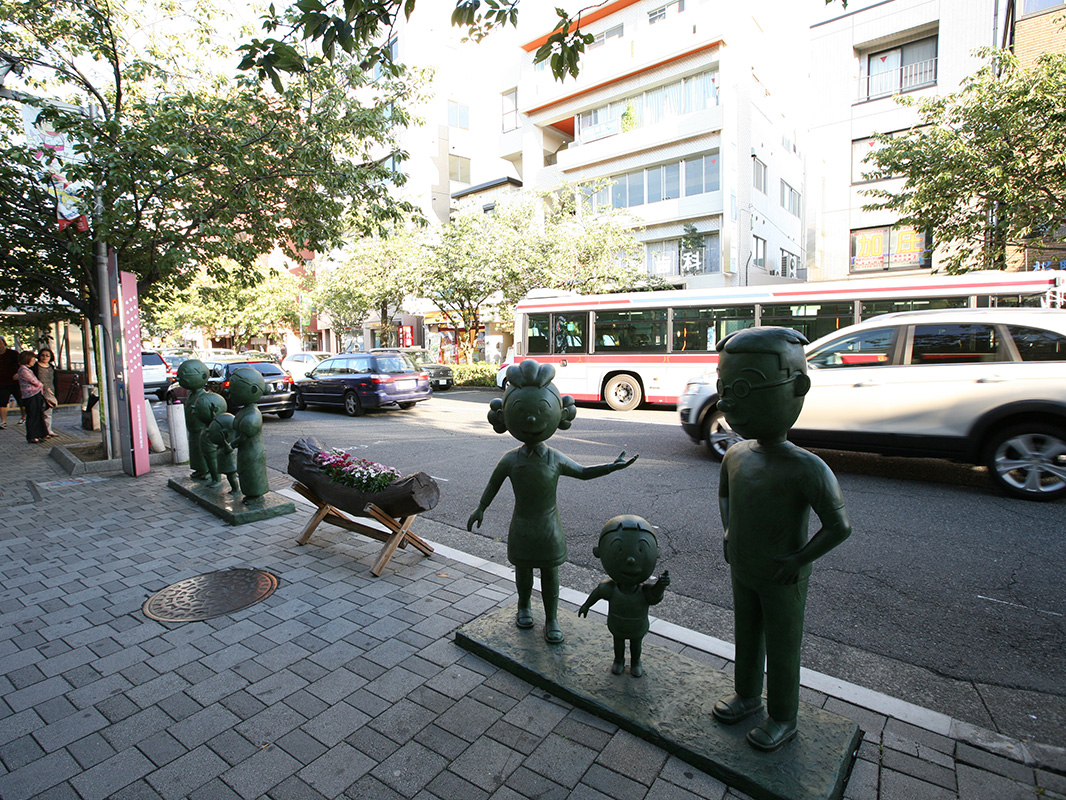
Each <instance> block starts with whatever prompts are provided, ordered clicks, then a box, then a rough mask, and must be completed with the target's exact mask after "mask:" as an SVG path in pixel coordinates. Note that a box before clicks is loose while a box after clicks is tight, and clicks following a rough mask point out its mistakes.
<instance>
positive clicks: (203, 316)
mask: <svg viewBox="0 0 1066 800" xmlns="http://www.w3.org/2000/svg"><path fill="white" fill-rule="evenodd" d="M238 270H239V267H238V266H237V265H236V264H235V263H233V262H223V263H222V264H220V265H218V266H217V267H216V268H215V269H212V270H207V269H203V270H200V271H199V272H198V273H197V274H196V277H195V278H194V279H193V281H192V283H191V284H190V285H189V286H188V287H187V288H185V289H184V290H182V291H181V292H179V293H176V294H175V295H172V296H171V297H168V298H159V299H156V300H152V301H149V302H148V303H147V304H146V306H145V308H144V313H145V316H146V317H147V318H148V320H149V322H150V324H151V325H152V327H153V328H154V329H157V330H162V331H168V332H171V331H178V330H181V329H183V328H199V329H201V330H202V331H203V332H204V333H205V334H207V336H208V337H209V338H212V339H215V338H220V337H223V336H232V337H233V344H234V347H236V348H237V349H240V348H241V347H244V346H246V345H247V344H248V343H249V342H250V341H251V339H252V338H253V337H255V336H263V335H267V336H277V335H279V334H282V333H284V332H285V331H287V330H292V329H294V328H296V327H297V326H298V325H299V323H300V296H301V293H302V286H301V283H300V279H299V278H297V277H296V276H295V275H293V274H291V273H289V272H278V271H275V270H271V269H269V268H266V267H260V268H258V269H257V270H256V272H257V276H258V280H255V281H252V282H246V281H240V280H236V279H231V276H234V274H235V273H236V272H238Z"/></svg>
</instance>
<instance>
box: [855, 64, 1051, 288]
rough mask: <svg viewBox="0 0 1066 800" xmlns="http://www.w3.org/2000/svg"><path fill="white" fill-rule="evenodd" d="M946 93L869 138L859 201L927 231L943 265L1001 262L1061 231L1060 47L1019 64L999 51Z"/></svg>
mask: <svg viewBox="0 0 1066 800" xmlns="http://www.w3.org/2000/svg"><path fill="white" fill-rule="evenodd" d="M982 55H984V56H986V57H988V58H989V59H990V61H989V63H988V64H987V65H986V66H985V67H983V68H982V69H980V70H978V71H977V72H976V73H974V74H973V75H972V76H970V77H968V78H967V79H966V80H965V81H964V82H963V85H962V88H961V89H960V90H959V91H958V92H955V93H954V94H950V95H946V96H943V97H934V98H929V99H925V100H922V101H920V102H915V101H914V100H913V99H912V98H901V99H900V101H899V102H901V103H904V104H907V105H913V106H916V108H917V110H918V115H919V119H920V122H919V124H918V125H917V126H916V127H914V128H912V129H911V130H909V131H907V132H905V133H901V134H895V135H881V136H878V137H877V148H876V149H875V150H874V151H873V152H872V153H871V154H870V156H868V158H867V163H869V164H872V165H873V169H872V170H871V171H870V173H869V174H868V175H867V177H869V178H872V179H874V180H891V179H901V183H902V185H901V186H899V187H898V188H896V187H895V186H894V185H893V184H889V185H888V186H887V187H886V188H877V189H873V190H869V191H867V195H869V196H870V197H873V198H875V202H872V203H870V204H868V205H867V206H866V208H867V209H885V210H889V211H892V212H895V213H896V214H898V215H899V217H900V222H901V223H902V224H906V225H914V226H917V227H919V228H924V229H929V230H931V231H932V234H933V239H934V241H935V242H936V243H938V245H941V246H942V247H943V248H944V252H945V255H946V261H945V266H946V268H947V270H948V271H949V272H964V271H967V270H970V269H989V268H997V269H1002V268H1004V267H1005V266H1006V265H1007V263H1008V259H1009V255H1010V253H1011V252H1012V250H1014V249H1015V248H1018V247H1021V246H1025V245H1032V244H1034V243H1039V244H1043V243H1045V242H1046V241H1047V240H1049V239H1054V240H1058V241H1060V242H1061V240H1062V239H1063V231H1064V230H1066V55H1061V54H1047V55H1043V56H1041V57H1040V58H1039V59H1038V61H1037V63H1036V64H1035V65H1034V66H1032V67H1029V68H1027V69H1023V68H1022V67H1021V66H1020V65H1019V63H1018V60H1017V59H1016V58H1015V57H1014V56H1013V55H1012V54H1011V53H1010V52H1008V51H1004V50H989V49H986V50H984V51H982Z"/></svg>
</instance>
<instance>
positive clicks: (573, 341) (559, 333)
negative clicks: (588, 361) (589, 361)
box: [530, 312, 588, 353]
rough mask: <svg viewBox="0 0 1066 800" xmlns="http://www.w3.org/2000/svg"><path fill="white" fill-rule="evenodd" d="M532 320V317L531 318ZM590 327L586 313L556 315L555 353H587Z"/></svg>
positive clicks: (554, 328)
mask: <svg viewBox="0 0 1066 800" xmlns="http://www.w3.org/2000/svg"><path fill="white" fill-rule="evenodd" d="M530 319H532V317H531V318H530ZM587 327H588V315H587V314H585V313H584V312H581V313H574V314H555V315H554V323H553V330H554V331H555V350H554V351H553V352H555V353H587V352H588V347H587V346H586V344H585V342H586V337H585V332H586V329H587Z"/></svg>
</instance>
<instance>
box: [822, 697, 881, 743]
mask: <svg viewBox="0 0 1066 800" xmlns="http://www.w3.org/2000/svg"><path fill="white" fill-rule="evenodd" d="M824 708H825V710H826V711H832V712H833V713H834V714H840V716H842V717H847V718H848V719H850V720H852V721H853V722H856V723H858V726H859V727H860V728H862V730H863V732H864V733H866V734H871V735H873V736H874V738H879V737H880V736H881V732H882V731H883V730H884V729H885V724H886V723H887V722H888V718H887V717H885V716H884V715H883V714H878V713H876V712H873V711H870V710H869V709H866V708H863V707H862V706H857V705H853V704H852V703H846V702H844V701H843V700H839V699H837V698H835V697H830V698H828V699H827V700H826V701H825V706H824Z"/></svg>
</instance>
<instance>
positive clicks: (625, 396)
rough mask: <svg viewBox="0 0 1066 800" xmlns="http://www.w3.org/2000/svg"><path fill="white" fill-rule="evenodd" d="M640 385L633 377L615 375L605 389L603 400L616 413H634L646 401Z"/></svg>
mask: <svg viewBox="0 0 1066 800" xmlns="http://www.w3.org/2000/svg"><path fill="white" fill-rule="evenodd" d="M643 395H644V393H643V392H642V391H641V388H640V383H639V382H638V381H637V379H636V378H634V377H633V376H632V375H615V376H614V377H613V378H611V379H610V380H609V381H607V385H606V386H605V387H603V399H604V400H606V401H607V405H609V406H610V407H611V408H613V409H614V410H615V411H632V410H633V409H634V408H636V407H637V406H639V405H640V401H641V400H642V399H644V397H643Z"/></svg>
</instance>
